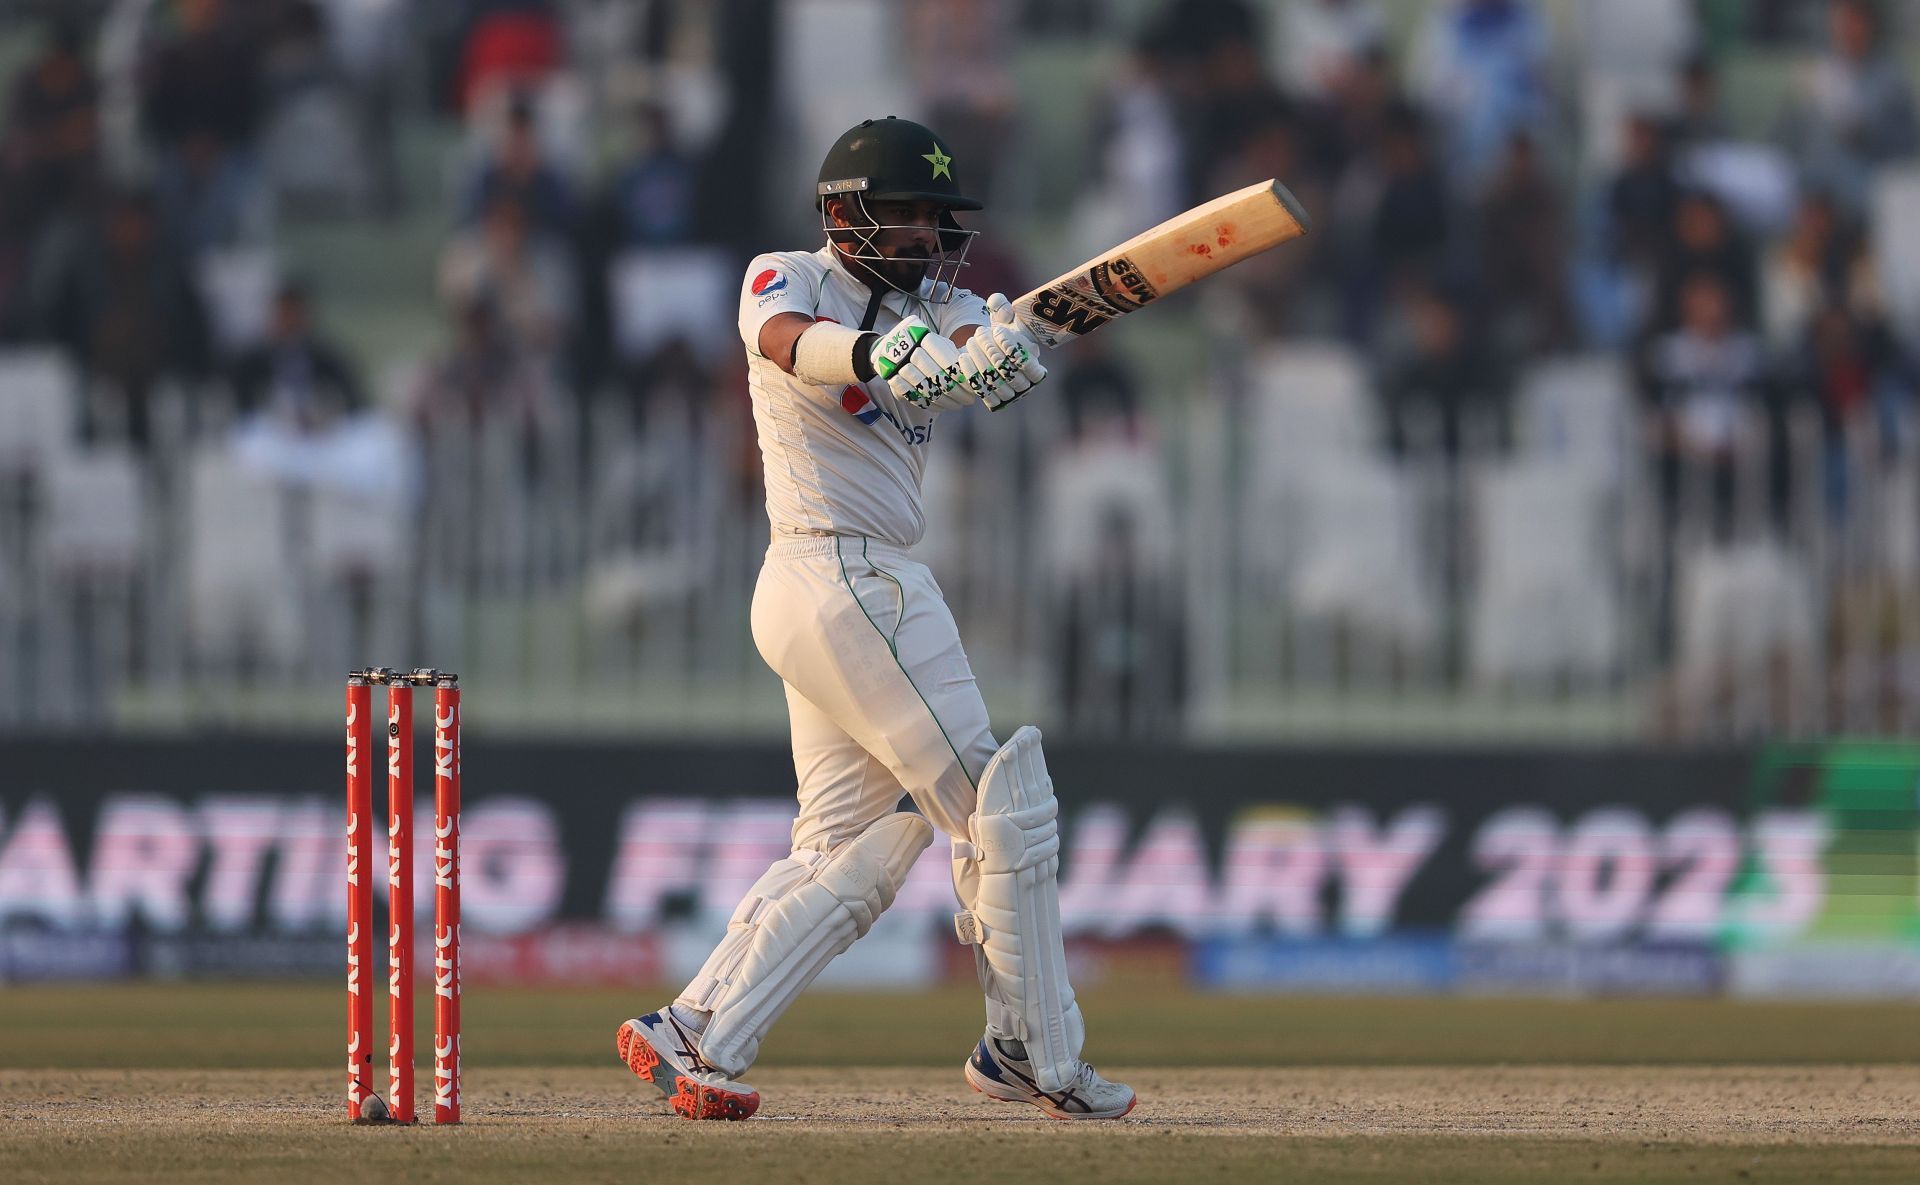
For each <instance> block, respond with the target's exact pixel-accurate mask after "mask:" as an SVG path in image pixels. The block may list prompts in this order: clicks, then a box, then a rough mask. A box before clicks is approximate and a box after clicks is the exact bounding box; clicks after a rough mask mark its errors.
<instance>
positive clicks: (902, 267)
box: [868, 255, 933, 292]
mask: <svg viewBox="0 0 1920 1185" xmlns="http://www.w3.org/2000/svg"><path fill="white" fill-rule="evenodd" d="M932 264H933V259H932V257H931V256H927V255H898V256H894V257H893V258H891V259H889V260H888V261H887V262H885V263H871V264H868V266H869V267H871V268H873V270H874V273H875V274H876V275H878V276H879V277H880V278H881V279H883V280H885V281H886V282H887V283H889V284H892V285H893V286H894V287H895V288H902V289H905V290H906V291H908V292H913V291H915V290H917V289H918V288H919V287H920V281H921V280H923V279H925V278H926V274H927V268H929V267H930V266H932Z"/></svg>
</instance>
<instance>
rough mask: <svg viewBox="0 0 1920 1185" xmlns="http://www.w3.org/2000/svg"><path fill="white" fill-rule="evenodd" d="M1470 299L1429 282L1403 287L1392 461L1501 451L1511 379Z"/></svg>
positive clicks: (1386, 393) (1386, 386)
mask: <svg viewBox="0 0 1920 1185" xmlns="http://www.w3.org/2000/svg"><path fill="white" fill-rule="evenodd" d="M1470 304H1471V301H1470V299H1469V297H1468V294H1467V293H1465V292H1463V291H1460V290H1458V289H1456V288H1453V287H1450V286H1447V285H1442V284H1436V283H1432V282H1416V283H1411V284H1409V285H1407V286H1406V296H1405V299H1404V301H1403V306H1404V313H1405V316H1406V320H1407V322H1408V330H1409V333H1408V337H1409V344H1408V346H1407V347H1406V348H1405V349H1404V351H1403V352H1402V353H1401V354H1400V356H1399V357H1398V358H1396V359H1395V360H1394V361H1393V362H1392V363H1390V364H1389V366H1388V367H1387V372H1386V376H1385V379H1384V381H1383V382H1382V383H1381V385H1380V391H1381V395H1382V397H1383V398H1384V399H1385V402H1386V412H1387V446H1388V448H1389V449H1390V450H1391V451H1392V452H1393V454H1394V455H1395V456H1405V455H1408V454H1412V455H1415V456H1420V457H1426V456H1431V455H1433V453H1434V450H1435V449H1436V448H1437V449H1438V451H1439V454H1440V455H1441V456H1442V457H1444V458H1445V459H1446V460H1447V461H1448V462H1449V463H1453V462H1458V461H1459V460H1460V459H1461V458H1462V456H1463V455H1466V454H1476V455H1483V454H1485V453H1486V452H1488V451H1490V450H1496V449H1504V448H1505V447H1506V445H1507V442H1508V439H1509V436H1510V432H1509V428H1508V402H1509V381H1510V380H1509V378H1508V376H1507V374H1506V372H1505V368H1504V367H1503V366H1502V364H1501V363H1500V361H1499V358H1498V355H1497V353H1496V351H1495V350H1494V349H1493V347H1492V346H1490V345H1489V344H1488V343H1487V342H1486V341H1485V340H1484V338H1483V337H1482V335H1481V334H1480V332H1479V330H1478V328H1477V327H1478V326H1479V325H1481V324H1482V323H1483V322H1484V320H1485V319H1484V318H1482V317H1479V316H1476V315H1474V313H1473V310H1472V309H1471V307H1470Z"/></svg>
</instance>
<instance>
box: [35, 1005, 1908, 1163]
mask: <svg viewBox="0 0 1920 1185" xmlns="http://www.w3.org/2000/svg"><path fill="white" fill-rule="evenodd" d="M1115 991H1116V989H1109V991H1108V992H1107V993H1101V992H1096V993H1091V995H1092V997H1093V998H1092V999H1090V1000H1089V1011H1090V1012H1091V1013H1092V1014H1093V1015H1094V1016H1095V1017H1096V1019H1099V1018H1100V1017H1101V1016H1102V1013H1103V1012H1104V1013H1105V1014H1106V1015H1107V1016H1108V1017H1109V1018H1113V1019H1127V1018H1129V1017H1130V1016H1131V1015H1132V1014H1133V1013H1134V1012H1135V1010H1141V1011H1143V1012H1153V1013H1158V1015H1159V1016H1160V1017H1161V1018H1162V1019H1164V1017H1165V1016H1166V1015H1167V1011H1166V1010H1168V1009H1172V1010H1174V1011H1175V1012H1176V1013H1184V1014H1185V1015H1188V1016H1191V1017H1195V1018H1197V1019H1196V1020H1195V1021H1194V1022H1193V1024H1192V1025H1191V1026H1190V1028H1189V1033H1188V1035H1189V1037H1192V1038H1194V1039H1195V1040H1194V1041H1193V1042H1191V1043H1190V1044H1189V1045H1188V1051H1189V1052H1191V1050H1192V1049H1194V1048H1198V1049H1200V1050H1203V1051H1213V1052H1214V1054H1215V1056H1212V1057H1210V1058H1209V1059H1208V1060H1210V1061H1213V1062H1216V1063H1220V1062H1231V1061H1238V1062H1241V1063H1242V1064H1240V1065H1222V1064H1213V1065H1207V1066H1198V1067H1194V1066H1183V1065H1182V1064H1180V1056H1179V1055H1180V1054H1181V1052H1182V1043H1181V1041H1180V1040H1179V1034H1177V1033H1174V1032H1169V1031H1166V1029H1165V1027H1164V1025H1162V1026H1157V1027H1151V1028H1149V1027H1145V1026H1142V1027H1135V1028H1131V1029H1130V1030H1129V1032H1128V1035H1126V1036H1115V1037H1112V1038H1109V1039H1108V1040H1107V1041H1106V1043H1107V1044H1108V1045H1109V1046H1111V1047H1114V1049H1113V1052H1114V1054H1115V1056H1114V1057H1113V1058H1112V1059H1111V1060H1112V1062H1113V1069H1114V1072H1115V1073H1118V1074H1120V1075H1121V1076H1123V1077H1125V1078H1126V1079H1127V1080H1128V1081H1131V1082H1132V1083H1134V1085H1135V1086H1136V1087H1138V1088H1139V1090H1140V1092H1141V1097H1142V1102H1141V1105H1140V1107H1139V1108H1138V1109H1137V1110H1136V1111H1135V1112H1134V1114H1133V1115H1132V1116H1131V1117H1129V1118H1128V1119H1127V1120H1124V1121H1121V1122H1119V1123H1111V1124H1064V1123H1055V1122H1051V1121H1048V1120H1046V1119H1044V1118H1042V1117H1040V1116H1039V1115H1038V1114H1037V1113H1033V1112H1028V1111H1026V1110H1024V1109H1020V1108H1014V1107H1009V1106H1006V1105H1003V1104H995V1103H991V1102H989V1101H987V1100H985V1099H982V1098H981V1097H979V1096H977V1095H975V1094H973V1093H972V1092H971V1091H970V1090H968V1089H967V1088H966V1086H965V1084H964V1083H963V1082H962V1080H961V1078H960V1076H959V1073H958V1062H959V1057H958V1056H950V1057H945V1058H940V1057H939V1056H938V1054H937V1053H936V1054H934V1055H933V1056H929V1052H930V1051H935V1050H939V1051H944V1052H949V1053H950V1052H952V1050H951V1043H952V1042H954V1041H956V1040H958V1041H959V1043H960V1052H961V1053H964V1042H965V1035H966V1034H967V1032H968V1030H970V1029H971V1027H972V1024H973V1020H972V1017H971V1015H969V1014H968V1013H967V1012H965V1011H963V1010H961V1008H960V1006H962V1005H965V1004H966V1003H968V1001H967V1000H966V997H965V996H964V994H962V995H958V996H952V997H949V996H944V995H935V996H932V997H906V998H893V997H863V998H858V999H854V998H849V997H833V996H825V997H816V998H812V999H810V1000H808V1001H805V1002H803V1010H802V1011H801V1012H800V1013H799V1014H798V1015H796V1016H793V1017H790V1018H789V1025H799V1026H801V1027H800V1028H798V1029H797V1030H792V1029H789V1026H786V1025H783V1028H782V1035H789V1036H790V1037H791V1038H792V1039H790V1040H788V1041H787V1042H786V1043H785V1045H784V1046H778V1047H776V1046H772V1045H770V1047H769V1050H768V1057H767V1058H766V1059H764V1061H765V1063H766V1068H765V1069H763V1070H761V1071H760V1072H758V1073H756V1074H755V1075H754V1081H755V1084H756V1085H757V1086H759V1087H760V1089H761V1091H762V1093H763V1095H764V1096H765V1098H766V1103H765V1105H764V1107H763V1109H762V1112H761V1115H760V1116H759V1117H758V1118H756V1119H754V1120H753V1121H751V1122H749V1123H745V1124H691V1123H686V1122H684V1121H681V1120H678V1119H674V1118H671V1117H669V1116H667V1115H666V1114H665V1112H664V1109H663V1108H662V1106H661V1105H660V1104H659V1102H658V1100H657V1096H654V1095H653V1094H652V1092H651V1091H650V1090H646V1089H643V1088H642V1087H641V1086H640V1084H638V1083H637V1082H635V1081H634V1080H633V1079H632V1078H631V1077H630V1076H629V1075H628V1074H627V1073H626V1071H625V1070H624V1069H623V1068H622V1067H620V1066H619V1065H618V1064H616V1063H615V1062H614V1061H613V1058H612V1055H611V1052H610V1046H611V1031H612V1030H611V1024H605V1023H596V1022H604V1021H606V1020H607V1019H608V1017H610V1016H611V1017H614V1018H615V1019H616V1020H617V1015H618V1014H619V1013H620V1012H621V1011H622V1010H621V1008H620V1004H621V1003H623V1002H625V1001H624V999H623V998H621V997H608V996H604V995H599V994H593V993H570V994H559V995H556V994H540V993H513V994H501V995H498V996H495V997H493V998H491V999H487V1000H484V1002H483V999H482V998H480V997H478V996H476V998H475V999H473V1001H472V1006H471V1007H470V1008H469V1027H468V1050H469V1054H468V1077H467V1092H466V1100H465V1103H466V1112H467V1117H468V1122H467V1123H466V1124H464V1125H462V1126H461V1127H459V1128H456V1129H435V1128H433V1127H431V1126H430V1125H424V1126H421V1127H417V1128H414V1129H410V1130H398V1129H392V1128H354V1127H351V1126H349V1125H347V1124H346V1123H345V1122H344V1120H343V1119H342V1112H343V1106H342V1103H341V1100H340V1097H339V1095H340V1092H339V1089H338V1087H339V1082H338V1079H339V1077H340V1075H338V1074H335V1073H334V1072H333V1071H332V1070H330V1069H328V1068H325V1063H327V1062H330V1061H331V1060H333V1059H332V1056H331V1055H332V1049H331V1045H332V1043H333V1042H332V1041H331V1040H330V1038H331V1036H332V1033H331V1030H332V1028H333V1027H335V1025H333V1024H330V1023H328V1022H329V1021H337V1020H338V1019H340V1018H338V1017H335V1016H333V1013H335V1012H336V1011H344V1010H343V1009H337V1008H335V1007H334V1005H336V1004H337V1003H338V1001H337V999H335V995H336V994H335V993H332V992H327V991H323V990H320V989H311V990H310V989H306V988H289V987H283V986H265V987H262V986H255V987H244V986H222V987H194V986H189V987H179V988H167V989H114V990H110V991H102V990H90V991H80V992H75V991H70V990H69V991H59V992H42V991H38V990H36V991H11V992H0V1067H5V1068H0V1178H4V1179H5V1180H8V1181H22V1182H32V1181H211V1182H222V1181H238V1180H271V1181H274V1182H277V1183H291V1182H300V1181H339V1180H345V1179H349V1178H350V1177H362V1178H363V1177H364V1176H365V1174H367V1173H376V1174H380V1175H382V1176H392V1177H395V1178H397V1179H404V1180H422V1181H463V1182H468V1181H470V1182H494V1181H499V1182H509V1181H511V1182H516V1183H520V1182H544V1181H563V1180H564V1181H572V1180H605V1181H649V1180H662V1181H664V1180H690V1179H696V1180H697V1179H715V1180H732V1181H742V1182H748V1181H754V1182H757V1181H818V1182H823V1183H828V1182H830V1183H832V1185H859V1183H861V1182H868V1181H872V1182H886V1183H888V1185H902V1183H905V1182H922V1181H924V1182H984V1181H1002V1180H1023V1179H1024V1180H1072V1181H1082V1180H1084V1181H1099V1182H1103V1183H1105V1182H1145V1181H1189V1180H1225V1181H1381V1182H1386V1181H1394V1182H1415V1181H1433V1182H1456V1181H1457V1182H1466V1181H1494V1182H1523V1181H1525V1182H1546V1181H1556V1182H1557V1181H1566V1180H1579V1181H1728V1182H1748V1181H1819V1180H1826V1181H1835V1182H1851V1181H1886V1182H1896V1181H1897V1182H1913V1181H1917V1180H1920V1068H1917V1067H1916V1065H1915V1063H1916V1062H1917V1061H1920V1058H1916V1057H1915V1053H1916V1050H1915V1049H1914V1048H1913V1047H1914V1045H1915V1044H1916V1041H1917V1040H1920V1037H1916V1030H1920V1024H1916V1023H1915V1021H1914V1019H1913V1013H1912V1011H1911V1010H1910V1009H1906V1008H1841V1007H1826V1008H1817V1007H1809V1008H1798V1009H1795V1008H1756V1007H1751V1006H1739V1005H1728V1004H1708V1003H1700V1002H1695V1003H1692V1004H1674V1003H1659V1004H1655V1003H1645V1004H1638V1005H1635V1004H1628V1003H1625V1002H1612V1003H1609V1004H1584V1005H1583V1004H1569V1003H1559V1004H1547V1003H1541V1002H1517V1001H1417V1002H1416V1001H1365V1000H1362V1001H1324V1000H1322V1001H1310V1000H1309V1001H1299V1000H1287V999H1268V1000H1229V999H1217V998H1209V997H1191V996H1186V995H1184V993H1181V992H1180V991H1178V990H1177V989H1173V988H1167V987H1156V988H1147V989H1129V990H1127V991H1126V993H1125V994H1124V995H1121V994H1112V993H1114V992H1115ZM1103 997H1104V998H1103ZM1103 1005H1104V1008H1103ZM949 1014H953V1015H949ZM276 1018H277V1020H276ZM1141 1019H1144V1017H1142V1018H1141ZM603 1029H604V1032H603V1031H600V1030H603ZM949 1030H951V1031H949ZM1233 1032H1238V1033H1239V1034H1240V1040H1239V1042H1238V1044H1237V1045H1232V1046H1225V1045H1220V1044H1215V1041H1216V1039H1218V1040H1220V1041H1223V1042H1224V1041H1225V1040H1226V1039H1227V1038H1228V1037H1229V1036H1230V1034H1231V1033H1233ZM1382 1032H1385V1033H1388V1034H1397V1036H1395V1037H1394V1040H1396V1041H1397V1042H1399V1043H1400V1044H1401V1048H1402V1054H1403V1058H1402V1060H1403V1063H1413V1064H1382V1063H1384V1061H1385V1059H1384V1058H1383V1057H1382V1056H1379V1055H1380V1054H1382V1053H1384V1052H1385V1050H1384V1049H1383V1048H1381V1047H1380V1046H1378V1045H1377V1044H1376V1042H1378V1040H1379V1037H1380V1034H1381V1033H1382ZM1421 1032H1426V1033H1429V1034H1430V1037H1429V1038H1428V1039H1427V1040H1426V1041H1425V1042H1424V1043H1421V1042H1420V1041H1419V1039H1418V1037H1417V1034H1419V1033H1421ZM862 1033H864V1034H865V1035H866V1037H865V1041H864V1043H862V1042H861V1041H858V1040H854V1039H852V1038H851V1037H850V1036H849V1035H850V1034H862ZM1809 1033H1811V1034H1814V1036H1812V1037H1809ZM1876 1033H1877V1034H1878V1036H1877V1039H1876V1036H1875V1035H1876ZM1663 1034H1664V1035H1665V1036H1664V1039H1663V1038H1662V1035H1663ZM1496 1035H1504V1037H1503V1039H1494V1038H1495V1037H1496ZM1342 1044H1344V1045H1345V1046H1346V1047H1347V1048H1349V1049H1351V1050H1354V1051H1356V1052H1357V1056H1355V1057H1353V1058H1351V1059H1349V1060H1353V1061H1359V1062H1363V1063H1374V1064H1348V1065H1341V1064H1329V1063H1335V1062H1338V1061H1340V1060H1341V1059H1339V1058H1338V1057H1334V1056H1329V1055H1328V1053H1327V1050H1329V1049H1331V1048H1336V1047H1339V1046H1340V1045H1342ZM476 1045H478V1046H489V1047H492V1048H493V1049H494V1051H495V1054H496V1056H495V1057H493V1058H491V1059H486V1058H476V1057H475V1056H474V1054H473V1049H474V1048H475V1046H476ZM602 1045H604V1046H607V1047H608V1048H607V1049H599V1048H598V1047H599V1046H602ZM1463 1048H1479V1049H1481V1050H1482V1051H1483V1053H1484V1055H1485V1056H1482V1057H1473V1058H1468V1057H1458V1056H1457V1053H1458V1051H1459V1050H1461V1049H1463ZM1822 1049H1824V1050H1826V1051H1827V1053H1828V1055H1829V1056H1828V1057H1827V1058H1825V1059H1821V1058H1819V1057H1818V1056H1817V1055H1818V1054H1819V1053H1820V1052H1821V1051H1822ZM61 1050H64V1051H65V1056H61V1054H60V1051H61ZM1229 1050H1230V1053H1229V1055H1228V1056H1219V1055H1220V1054H1221V1053H1224V1052H1228V1051H1229ZM1603 1050H1604V1051H1605V1053H1602V1052H1601V1051H1603ZM542 1052H544V1053H546V1054H547V1055H548V1059H547V1060H549V1061H551V1062H553V1063H559V1064H551V1065H543V1064H540V1062H539V1060H538V1059H539V1055H540V1054H541V1053H542ZM1581 1053H1586V1054H1588V1056H1587V1057H1585V1058H1582V1059H1578V1060H1584V1061H1586V1062H1587V1063H1588V1064H1567V1063H1568V1062H1569V1061H1572V1060H1576V1059H1573V1058H1569V1057H1567V1056H1566V1055H1568V1054H1581ZM1689 1053H1691V1054H1692V1055H1693V1058H1694V1059H1695V1060H1694V1061H1692V1062H1687V1061H1684V1060H1682V1059H1684V1058H1685V1057H1686V1056H1687V1055H1688V1054H1689ZM862 1054H864V1055H865V1056H864V1057H862V1056H861V1055H862ZM1449 1054H1455V1055H1456V1057H1455V1058H1454V1059H1453V1060H1457V1061H1463V1062H1464V1061H1478V1062H1481V1063H1482V1064H1431V1063H1436V1062H1445V1061H1447V1060H1449V1059H1448V1055H1449ZM1607 1054H1611V1056H1607ZM1636 1054H1637V1055H1638V1060H1640V1061H1642V1062H1644V1063H1647V1064H1631V1063H1632V1062H1633V1061H1634V1060H1635V1056H1634V1055H1636ZM1236 1055H1237V1056H1236ZM803 1059H804V1060H803ZM863 1061H864V1062H881V1061H885V1062H892V1063H895V1064H892V1065H885V1066H873V1065H862V1064H860V1063H861V1062H863ZM902 1061H907V1062H909V1063H912V1062H915V1061H923V1062H925V1063H926V1064H924V1065H914V1064H906V1065H902V1064H898V1063H900V1062H902ZM303 1062H304V1063H306V1064H304V1065H301V1064H299V1063H303ZM808 1062H811V1063H813V1064H807V1063H808ZM1701 1062H1716V1063H1720V1064H1700V1063H1701ZM1764 1062H1771V1063H1773V1064H1757V1063H1764ZM1838 1062H1846V1063H1848V1064H1835V1063H1838ZM490 1063H491V1064H490ZM822 1063H845V1064H822ZM1247 1063H1252V1064H1247ZM421 1081H422V1083H423V1085H424V1083H425V1082H426V1081H427V1077H426V1075H425V1074H422V1075H421ZM424 1098H425V1095H424V1090H423V1093H422V1099H423V1100H424ZM1015 1166H1018V1167H1017V1168H1015Z"/></svg>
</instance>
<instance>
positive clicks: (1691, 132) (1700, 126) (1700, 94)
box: [1672, 53, 1734, 146]
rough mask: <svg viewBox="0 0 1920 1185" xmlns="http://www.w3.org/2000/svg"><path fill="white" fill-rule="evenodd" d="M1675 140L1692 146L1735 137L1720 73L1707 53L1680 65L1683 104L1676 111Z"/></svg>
mask: <svg viewBox="0 0 1920 1185" xmlns="http://www.w3.org/2000/svg"><path fill="white" fill-rule="evenodd" d="M1672 126H1673V140H1674V143H1676V144H1680V145H1684V146H1692V145H1695V144H1711V143H1714V142H1715V141H1719V140H1730V139H1732V138H1733V135H1734V132H1733V124H1732V122H1731V121H1730V120H1728V119H1727V113H1726V109H1725V107H1724V106H1722V104H1721V102H1720V76H1719V72H1718V71H1717V70H1715V69H1714V65H1713V59H1712V58H1710V57H1708V56H1707V55H1706V54H1704V53H1696V54H1692V55H1691V56H1689V57H1688V58H1687V60H1686V62H1685V64H1683V65H1682V66H1681V67H1680V108H1679V110H1678V111H1676V112H1675V113H1674V116H1673V121H1672Z"/></svg>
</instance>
